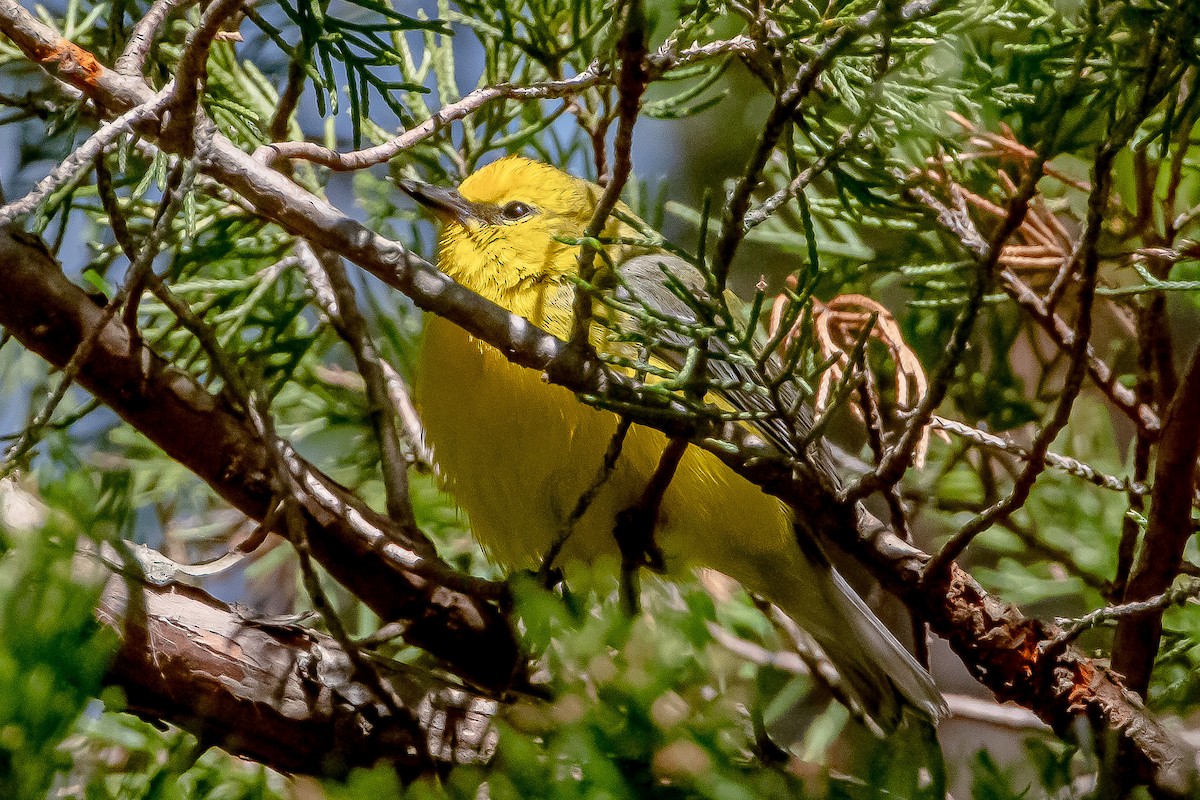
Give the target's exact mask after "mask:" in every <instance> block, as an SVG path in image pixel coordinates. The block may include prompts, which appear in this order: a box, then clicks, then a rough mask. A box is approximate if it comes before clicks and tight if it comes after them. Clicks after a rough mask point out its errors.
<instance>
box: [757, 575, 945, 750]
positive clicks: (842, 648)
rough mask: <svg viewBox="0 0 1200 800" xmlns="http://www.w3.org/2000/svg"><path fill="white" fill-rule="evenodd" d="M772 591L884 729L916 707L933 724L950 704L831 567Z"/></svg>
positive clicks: (782, 606) (893, 724) (782, 607)
mask: <svg viewBox="0 0 1200 800" xmlns="http://www.w3.org/2000/svg"><path fill="white" fill-rule="evenodd" d="M806 578H808V580H803V581H787V582H786V585H784V586H779V585H776V586H774V587H772V588H773V589H774V590H775V591H772V592H771V595H773V596H772V597H771V598H770V599H771V600H772V601H774V603H775V604H776V605H778V606H779V607H780V608H781V609H782V610H783V611H784V613H785V614H787V615H788V616H789V617H791V618H792V620H794V621H795V622H796V623H797V624H798V625H799V626H800V627H801V628H803V629H804V630H805V632H807V633H808V634H809V635H810V636H811V637H812V638H813V639H814V640H815V641H816V643H817V644H818V645H819V646H820V648H821V650H822V651H824V654H825V655H826V656H827V657H828V658H829V661H830V662H832V664H833V666H834V667H835V668H836V669H837V672H838V675H839V677H840V678H841V679H842V682H843V684H844V686H845V688H847V689H848V690H849V692H850V693H851V694H852V695H853V696H854V699H856V700H857V701H858V702H859V703H860V704H861V705H862V708H863V711H865V712H866V714H867V715H868V716H870V717H871V719H872V720H874V721H875V722H876V723H877V724H878V725H879V726H880V727H882V728H883V729H885V730H892V729H894V728H895V727H896V726H897V725H898V724H899V723H900V720H901V718H902V717H903V712H904V709H905V708H906V707H907V708H911V709H913V710H915V711H917V712H918V713H920V714H922V715H924V716H927V717H928V718H929V719H930V720H932V721H933V722H937V720H938V719H939V718H940V717H942V716H943V715H944V714H945V713H946V712H947V708H946V701H945V700H944V699H943V698H942V695H941V693H940V692H939V691H938V690H937V687H936V686H934V683H933V679H932V678H931V677H930V675H929V673H928V672H927V671H926V670H925V668H924V667H922V666H921V665H920V664H918V663H917V660H916V659H915V658H913V657H912V655H911V654H910V653H909V652H908V651H907V650H905V649H904V647H903V645H901V644H900V642H898V641H897V640H896V637H895V636H893V635H892V634H891V632H890V631H888V629H887V628H885V627H884V626H883V623H882V622H880V621H879V618H878V617H876V616H875V614H874V613H873V612H872V611H871V609H869V608H868V607H867V604H866V603H864V602H863V601H862V599H861V598H860V597H859V596H858V595H857V594H856V593H855V592H854V590H853V589H851V588H850V585H849V584H848V583H846V581H845V579H844V578H842V576H841V575H839V574H838V573H837V571H836V570H833V569H832V568H826V569H824V570H820V571H819V572H817V573H816V574H813V575H810V576H806Z"/></svg>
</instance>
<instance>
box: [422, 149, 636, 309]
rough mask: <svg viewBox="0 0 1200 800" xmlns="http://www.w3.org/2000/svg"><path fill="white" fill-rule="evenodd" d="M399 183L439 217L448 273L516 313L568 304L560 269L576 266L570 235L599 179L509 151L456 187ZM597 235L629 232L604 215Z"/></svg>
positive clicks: (589, 210) (585, 216) (575, 234)
mask: <svg viewBox="0 0 1200 800" xmlns="http://www.w3.org/2000/svg"><path fill="white" fill-rule="evenodd" d="M401 188H403V189H404V190H405V191H406V192H407V193H408V194H410V195H412V196H413V197H414V198H416V199H417V201H419V202H420V203H421V204H422V205H424V206H426V207H428V208H430V209H431V210H432V211H433V213H434V214H436V215H437V216H438V217H439V218H440V219H441V220H442V222H443V223H444V227H443V229H442V236H441V240H440V242H439V247H438V260H439V266H440V267H441V269H442V271H444V272H445V273H446V274H448V275H450V277H452V278H454V279H455V280H457V281H458V282H459V283H462V284H463V285H465V286H467V287H468V288H470V289H472V290H474V291H476V292H478V293H479V294H482V295H483V296H485V297H487V298H488V299H490V300H492V301H493V302H496V303H499V304H501V305H504V306H507V307H508V308H509V309H510V310H513V311H517V312H518V313H522V311H523V310H524V308H522V307H524V306H527V305H529V304H532V303H534V302H536V303H538V304H539V305H541V304H544V303H546V302H553V303H555V304H556V305H558V304H561V303H562V302H566V303H567V305H569V295H570V294H571V288H570V285H569V284H568V282H567V281H566V280H565V276H567V275H570V274H574V273H576V272H577V270H578V256H579V247H578V245H575V244H571V243H570V242H571V240H575V239H579V238H580V237H582V236H583V234H584V231H585V230H586V228H587V226H588V223H589V222H590V221H591V219H592V215H593V213H594V212H595V209H596V204H597V203H598V202H599V200H600V196H601V193H602V191H603V190H602V189H601V188H600V187H599V186H597V185H595V184H593V183H589V182H588V181H585V180H581V179H579V178H576V177H574V176H572V175H568V174H567V173H565V172H563V171H562V170H559V169H557V168H555V167H552V166H550V165H549V164H543V163H541V162H537V161H531V160H529V159H527V158H522V157H520V156H509V157H507V158H503V159H500V160H499V161H494V162H492V163H491V164H488V165H487V166H485V167H483V168H481V169H479V170H477V171H476V172H474V173H472V174H471V175H470V176H468V177H467V178H466V180H464V181H463V182H462V184H461V185H460V186H459V187H458V190H457V191H456V190H453V189H443V188H440V187H435V186H429V185H427V184H419V183H412V182H407V181H405V182H403V183H402V184H401ZM622 208H623V207H622ZM623 210H624V211H625V212H626V213H628V209H624V208H623ZM604 235H605V236H608V237H618V236H622V237H628V236H636V233H635V232H634V230H633V229H632V228H631V227H630V226H628V225H626V224H625V223H623V222H621V221H619V220H617V219H616V218H615V217H610V220H609V223H608V225H607V227H606V230H605V232H604ZM564 240H565V241H564ZM613 255H614V256H615V255H617V254H615V253H614V254H613ZM597 263H599V262H597ZM547 295H550V296H547ZM564 298H567V299H566V300H564Z"/></svg>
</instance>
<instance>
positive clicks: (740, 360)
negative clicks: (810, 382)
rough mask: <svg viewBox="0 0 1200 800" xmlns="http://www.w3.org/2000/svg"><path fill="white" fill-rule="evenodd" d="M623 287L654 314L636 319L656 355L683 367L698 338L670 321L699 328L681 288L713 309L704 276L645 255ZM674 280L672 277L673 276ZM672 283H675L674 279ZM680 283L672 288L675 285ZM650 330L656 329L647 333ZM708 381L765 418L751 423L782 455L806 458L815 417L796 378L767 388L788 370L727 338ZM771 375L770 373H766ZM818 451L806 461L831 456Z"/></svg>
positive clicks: (629, 265)
mask: <svg viewBox="0 0 1200 800" xmlns="http://www.w3.org/2000/svg"><path fill="white" fill-rule="evenodd" d="M617 272H618V273H619V282H620V286H619V288H618V289H617V292H616V297H617V299H618V300H621V301H623V302H625V303H631V302H632V303H633V304H635V305H637V306H640V307H641V308H643V309H646V310H647V311H648V312H651V315H650V316H651V319H650V320H649V323H648V324H647V322H643V321H639V320H634V321H633V323H634V325H635V326H636V327H637V328H638V329H639V330H638V332H639V333H641V334H642V335H644V336H647V337H651V338H653V341H654V342H655V350H654V352H655V355H656V356H657V357H659V358H661V359H662V360H663V361H664V362H666V363H667V364H669V365H670V366H671V367H672V368H673V369H680V368H682V367H683V365H684V361H685V359H686V357H687V353H688V350H689V349H690V348H693V347H695V345H696V342H695V340H694V339H693V338H692V337H690V336H688V335H687V334H685V333H683V332H680V331H679V330H673V329H671V328H670V327H669V321H673V322H675V323H678V325H680V326H691V325H697V324H699V319H698V314H697V310H698V308H697V307H694V306H693V305H691V304H689V303H688V302H685V301H684V300H683V299H682V298H681V297H680V290H681V289H682V290H685V291H686V293H687V294H688V295H690V296H692V297H694V298H696V299H697V301H698V303H699V304H703V305H708V306H709V307H711V306H712V298H711V295H709V294H708V292H707V291H706V289H705V281H704V276H703V275H702V274H701V273H700V270H698V269H697V268H696V267H694V266H693V265H691V264H689V263H688V262H687V261H685V260H683V259H682V258H679V257H678V256H674V255H670V254H668V253H652V254H649V255H641V256H637V257H635V258H631V259H629V260H627V261H625V262H624V263H623V264H621V265H620V267H618V268H617ZM668 276H670V277H668ZM672 279H673V280H672ZM673 282H674V283H675V284H676V285H674V286H673V285H672V283H673ZM653 317H661V318H664V320H663V322H664V323H668V324H658V325H656V324H654V320H653ZM647 327H650V328H653V329H652V330H646V328H647ZM708 344H709V354H710V355H709V358H708V359H707V364H706V366H707V377H708V378H709V380H710V381H712V382H713V383H714V384H716V385H718V386H720V387H721V388H720V393H721V395H722V396H724V397H725V398H727V399H728V401H729V402H730V404H731V405H733V407H734V408H736V409H738V410H739V411H747V412H751V413H753V414H756V415H762V416H761V418H758V419H755V420H752V421H749V422H748V423H747V424H749V425H752V426H753V427H754V428H755V429H756V430H757V431H758V432H759V433H761V434H762V435H763V436H765V437H767V439H769V440H770V441H771V442H772V444H774V445H775V446H777V447H779V448H780V449H781V450H782V451H783V452H785V453H787V454H789V455H791V456H793V457H802V456H801V453H800V452H799V447H798V442H799V441H800V440H802V439H803V438H804V436H805V435H806V434H807V433H808V431H809V429H810V428H811V426H812V415H811V412H810V411H809V409H808V408H807V406H804V405H802V404H800V403H799V402H798V398H799V390H798V389H797V387H796V384H795V382H794V381H792V380H784V381H781V382H779V387H778V389H777V390H776V391H775V392H774V396H772V395H771V394H770V393H768V392H767V391H766V390H765V389H764V388H763V387H766V386H768V385H770V382H771V379H772V378H777V377H778V373H779V372H780V371H782V369H783V366H782V364H780V362H779V360H778V359H776V358H774V357H772V358H771V359H770V360H769V361H768V362H767V364H765V365H764V366H765V370H760V369H759V368H758V366H757V365H756V364H755V363H753V359H750V358H747V357H746V355H745V354H744V353H740V352H735V347H734V346H733V345H732V344H731V343H730V342H729V341H728V340H726V339H725V338H724V337H722V336H720V335H715V336H712V337H709V342H708ZM764 372H769V373H770V374H769V375H768V374H764ZM821 450H822V449H821V448H819V447H818V448H817V450H816V452H814V451H813V450H812V448H810V452H809V453H807V454H805V455H804V456H803V457H806V458H808V459H809V460H818V461H825V460H826V456H825V454H824V453H823V452H822V451H821Z"/></svg>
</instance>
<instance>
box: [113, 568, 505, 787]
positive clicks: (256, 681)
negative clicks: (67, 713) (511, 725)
mask: <svg viewBox="0 0 1200 800" xmlns="http://www.w3.org/2000/svg"><path fill="white" fill-rule="evenodd" d="M97 615H98V616H99V618H100V621H101V622H103V623H104V624H106V625H109V626H111V627H113V628H115V629H116V631H117V632H118V634H119V635H120V637H121V645H120V648H119V649H118V651H117V654H116V658H115V660H114V661H113V664H112V667H111V669H110V670H109V673H108V680H109V681H111V682H113V683H115V684H117V685H118V686H120V687H122V688H123V689H124V690H125V696H126V699H127V701H128V704H129V710H131V711H134V712H136V713H137V714H139V715H141V716H144V717H147V718H150V719H154V720H163V721H165V722H170V723H173V724H175V725H178V726H179V727H181V728H183V729H184V730H186V731H189V732H190V733H193V734H195V735H196V736H197V737H198V738H199V739H200V741H201V742H202V743H203V744H205V745H217V746H219V747H221V748H223V749H225V750H227V751H228V752H230V753H233V754H234V755H238V756H243V757H246V758H252V759H254V760H256V761H260V762H262V763H264V764H266V765H267V766H270V767H272V768H274V769H277V770H281V771H284V772H293V773H300V774H306V775H319V776H333V777H336V776H342V775H345V774H346V773H347V772H348V771H349V770H350V769H351V768H353V767H366V766H371V765H372V764H375V763H376V762H378V761H380V760H384V761H387V762H389V763H391V764H394V765H396V767H397V768H398V769H399V770H400V771H401V773H402V774H403V775H405V776H407V777H415V776H416V775H417V774H420V773H426V772H430V771H432V770H433V769H435V768H436V766H437V764H438V763H439V762H441V763H454V764H469V763H476V762H482V761H487V760H489V759H490V758H491V755H492V753H493V751H494V749H495V744H496V735H497V734H496V731H495V729H494V728H493V727H492V725H491V720H492V717H493V715H494V714H495V712H496V710H497V704H496V701H494V700H490V699H486V698H483V697H479V696H473V695H471V694H469V693H468V692H465V691H463V690H462V689H461V688H458V687H455V686H453V685H452V684H449V683H447V682H446V681H444V680H442V679H439V678H436V677H434V676H432V675H430V674H428V673H425V672H423V671H421V670H418V669H415V668H413V667H409V666H406V665H401V664H399V663H397V662H395V661H393V660H390V659H380V658H372V659H371V660H372V666H373V668H374V669H375V670H377V671H378V673H379V675H380V678H381V680H382V682H383V683H384V685H385V686H386V688H387V690H388V691H389V692H390V693H391V694H392V696H393V698H394V700H395V702H396V705H397V706H398V707H399V708H400V709H402V711H406V712H408V713H402V714H400V715H395V714H390V713H389V712H388V711H387V709H386V708H384V707H383V706H382V705H381V704H380V703H378V702H377V701H376V700H375V698H374V694H373V690H372V689H368V687H366V686H363V685H362V684H359V683H358V682H357V681H355V680H354V679H353V678H352V676H351V673H352V670H351V668H350V662H349V659H348V657H347V655H346V653H345V652H344V651H343V650H342V649H341V648H340V647H339V646H338V644H337V643H336V642H335V641H334V640H333V639H331V638H330V637H328V636H326V635H324V634H320V633H317V632H315V631H313V630H311V629H309V628H303V627H300V626H298V625H282V624H276V623H272V622H269V621H257V620H251V619H246V618H245V617H243V616H241V615H239V614H238V613H236V612H235V611H233V610H232V609H231V608H229V607H228V606H226V605H225V604H223V603H221V602H219V601H218V600H215V599H214V598H212V597H210V596H208V595H207V594H205V593H204V592H202V591H200V590H199V589H194V588H191V587H188V586H184V585H181V584H171V585H167V586H155V585H150V584H147V583H142V582H139V581H137V580H136V579H134V578H130V577H125V576H121V575H113V577H112V578H110V579H109V581H108V583H107V584H106V585H105V588H104V592H103V594H102V595H101V598H100V604H99V607H98V609H97Z"/></svg>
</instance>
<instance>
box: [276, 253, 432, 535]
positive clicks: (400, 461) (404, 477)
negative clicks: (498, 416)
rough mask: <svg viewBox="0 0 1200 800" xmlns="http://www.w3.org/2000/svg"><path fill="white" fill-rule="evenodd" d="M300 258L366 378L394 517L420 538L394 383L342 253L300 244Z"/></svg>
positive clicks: (390, 509)
mask: <svg viewBox="0 0 1200 800" xmlns="http://www.w3.org/2000/svg"><path fill="white" fill-rule="evenodd" d="M296 254H297V256H298V257H299V258H300V264H301V266H302V268H303V269H304V272H305V274H306V275H307V276H308V278H309V282H310V283H312V284H313V285H314V294H315V295H316V296H317V298H318V300H320V299H322V298H324V300H325V302H322V303H321V306H322V310H323V311H324V312H325V315H326V317H328V319H329V321H330V324H332V325H333V327H334V329H335V330H336V331H337V332H338V335H339V336H341V337H342V340H343V341H345V342H346V344H347V345H348V346H349V347H350V352H351V354H352V355H353V357H354V363H355V366H356V367H357V369H358V372H359V374H360V375H362V377H363V382H364V384H365V386H366V395H367V410H368V414H369V416H370V419H371V426H372V428H374V430H375V438H376V440H377V441H378V443H379V457H380V466H381V469H382V472H383V487H384V493H385V495H386V498H387V510H388V515H389V516H390V517H391V518H392V519H393V520H395V521H396V522H398V523H399V524H400V525H401V527H403V528H405V529H406V530H408V531H409V535H410V536H416V535H417V533H416V531H417V521H416V518H415V517H414V516H413V510H412V504H411V502H410V500H409V496H408V464H407V460H406V459H405V458H404V454H403V452H401V449H400V440H399V436H398V434H397V430H396V416H395V414H394V408H395V406H394V405H393V403H392V398H391V394H392V393H391V391H390V390H389V389H388V384H389V380H388V376H387V374H386V372H385V371H384V368H383V359H382V358H381V357H380V355H379V352H378V350H377V349H376V347H375V343H374V342H373V341H371V336H370V334H369V332H368V331H367V323H366V320H365V319H363V316H362V313H361V312H360V311H359V310H358V302H357V299H356V297H355V292H354V286H353V284H351V283H350V278H349V276H347V275H346V270H345V267H343V266H342V262H341V258H340V257H338V256H337V255H334V254H331V253H329V252H328V251H323V252H321V253H317V252H316V251H314V250H313V248H312V246H311V245H309V244H308V243H307V242H303V241H302V242H299V243H298V244H297V246H296ZM321 282H324V284H325V286H327V287H328V290H329V291H328V293H326V292H324V291H321V290H319V289H316V286H317V284H319V283H321Z"/></svg>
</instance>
